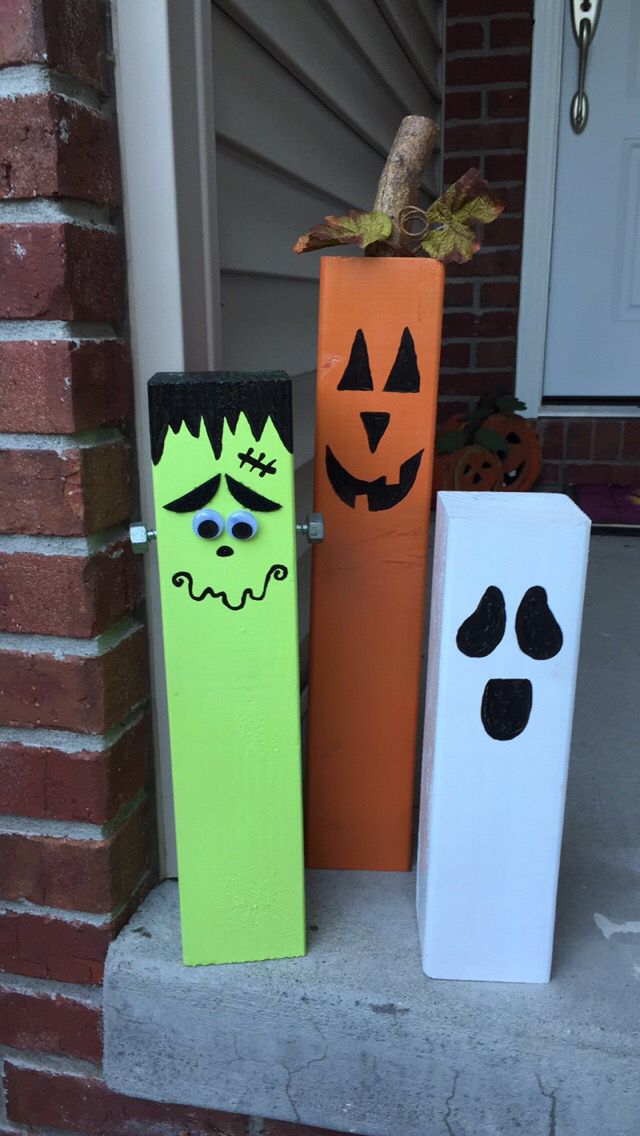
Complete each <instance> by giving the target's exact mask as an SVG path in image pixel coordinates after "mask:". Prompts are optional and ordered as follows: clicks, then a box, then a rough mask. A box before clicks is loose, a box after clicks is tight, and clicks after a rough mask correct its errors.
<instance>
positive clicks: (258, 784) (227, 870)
mask: <svg viewBox="0 0 640 1136" xmlns="http://www.w3.org/2000/svg"><path fill="white" fill-rule="evenodd" d="M167 378H168V379H169V380H170V379H171V376H168V377H167ZM204 381H205V382H207V378H206V377H205V379H204ZM268 381H269V380H268V379H259V378H258V379H256V381H255V386H256V392H255V397H256V400H257V401H258V400H259V391H260V383H264V382H268ZM280 381H285V380H283V379H281V380H280ZM287 382H288V381H287ZM209 385H210V387H211V397H212V398H213V399H215V397H216V392H215V381H211V382H210V384H209ZM288 385H289V387H290V384H288ZM289 397H290V390H289ZM225 405H226V404H225ZM175 426H177V427H178V429H177V433H176V432H173V431H174V428H175ZM256 434H258V437H256ZM250 450H251V451H252V453H253V457H252V458H251V459H248V458H247V454H248V453H249V451H250ZM260 455H262V458H263V459H264V460H263V461H262V466H260V465H257V464H255V463H254V462H255V461H259V460H260ZM263 471H265V472H263ZM272 471H273V472H272ZM217 477H219V481H218V482H217V484H216V478H217ZM207 481H210V482H211V483H212V499H211V500H210V501H208V502H206V503H204V505H202V503H201V504H200V506H199V508H201V509H202V510H203V511H202V513H201V516H202V518H203V519H204V522H205V524H214V523H215V518H216V517H218V518H219V519H220V520H221V521H222V522H224V523H226V526H227V527H226V528H225V529H224V530H223V531H222V532H221V533H220V534H219V535H218V536H217V537H215V536H214V537H209V538H208V537H207V536H206V535H205V536H200V535H198V531H199V530H198V526H199V524H201V523H202V522H201V521H199V520H198V517H199V515H200V514H199V513H198V512H197V510H196V509H191V510H189V511H186V512H185V511H176V506H175V502H176V500H179V499H180V497H181V496H185V495H187V494H192V491H193V490H194V489H195V488H196V487H198V486H201V485H202V484H203V483H206V482H207ZM153 483H154V498H155V505H156V526H157V531H158V538H157V548H158V559H159V567H160V594H161V602H162V617H163V636H164V654H165V666H166V681H167V697H168V705H169V730H170V740H171V761H172V778H173V788H174V797H175V809H176V837H177V848H178V875H179V887H180V904H181V925H182V942H183V956H184V961H185V963H187V964H197V963H213V962H243V961H248V960H258V959H264V958H280V957H284V956H293V955H300V954H303V953H304V895H303V875H302V808H301V786H300V726H299V698H298V648H297V634H298V632H297V614H296V555H295V535H294V534H295V529H294V523H295V522H294V512H293V458H292V455H291V453H289V452H288V450H287V448H286V447H285V445H284V444H283V441H282V439H281V436H280V435H279V433H278V431H277V430H276V427H275V425H274V419H273V418H271V417H270V418H268V419H267V421H266V424H265V425H264V429H262V431H258V430H255V422H254V432H252V429H251V428H250V426H249V421H248V419H247V417H246V414H245V413H244V412H243V411H242V412H241V413H240V416H239V419H238V421H237V424H235V427H234V428H232V423H230V421H229V419H227V420H226V422H225V424H224V427H223V432H222V447H221V452H220V457H219V459H216V458H215V456H214V452H213V449H212V445H211V443H210V441H209V438H208V436H207V432H206V430H205V428H204V426H202V424H201V426H200V430H199V434H198V436H197V437H194V436H193V435H192V434H191V433H190V432H189V430H188V428H187V425H186V424H185V423H184V422H183V423H182V424H178V423H176V424H174V427H172V429H170V430H169V432H168V433H167V436H166V438H165V440H164V449H163V452H162V455H161V457H160V459H159V461H158V463H157V465H156V466H155V467H154V470H153ZM247 492H248V493H249V494H253V495H255V494H259V495H260V496H261V497H263V498H264V499H265V501H264V502H262V503H261V502H260V500H259V499H257V500H256V502H255V504H253V505H252V506H251V507H250V508H246V507H244V508H243V502H242V501H240V500H239V497H241V496H243V497H245V498H246V500H245V506H246V503H247V501H250V497H247V496H246V495H247ZM267 501H268V502H269V503H268V504H267ZM170 503H174V508H173V509H170V510H168V509H167V508H166V505H167V504H170ZM274 506H275V508H274ZM234 513H235V514H238V513H243V514H244V517H245V520H244V523H245V524H246V518H247V515H248V514H250V515H251V517H252V518H253V520H254V521H255V522H256V523H257V531H256V533H255V535H254V536H253V537H251V538H250V539H239V538H236V537H234V535H233V529H232V528H231V529H230V526H232V524H233V522H232V520H231V518H232V516H233V514H234ZM194 517H195V522H194ZM194 526H195V527H194ZM196 530H198V531H196ZM203 531H204V533H205V534H207V533H210V532H211V530H210V529H207V528H206V527H205V529H204V530H203Z"/></svg>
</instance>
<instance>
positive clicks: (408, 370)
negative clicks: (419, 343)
mask: <svg viewBox="0 0 640 1136" xmlns="http://www.w3.org/2000/svg"><path fill="white" fill-rule="evenodd" d="M337 389H338V391H344V392H346V391H353V392H356V391H357V392H358V395H357V397H358V401H359V402H360V403H361V405H363V406H367V407H369V406H371V409H366V410H360V412H359V416H360V419H361V422H362V427H363V431H364V434H365V436H366V442H367V447H368V449H369V452H370V453H372V454H375V453H376V451H377V449H378V447H379V445H380V443H381V441H382V439H383V437H384V435H385V433H386V431H387V429H388V427H389V424H390V422H391V417H392V411H391V410H386V409H385V410H382V409H378V407H382V406H383V405H386V400H385V396H388V395H403V396H405V395H412V394H418V393H419V391H420V372H419V370H418V360H417V357H416V349H415V346H414V342H413V337H412V335H411V332H410V331H409V328H408V327H405V329H404V331H403V332H402V337H401V340H400V345H399V347H398V352H397V354H396V357H395V360H394V362H393V366H392V367H391V370H390V371H389V374H388V376H387V378H386V380H385V383H384V387H383V388H382V392H380V391H376V389H375V387H374V382H373V376H372V373H371V366H370V363H369V354H368V351H367V343H366V340H365V337H364V333H363V331H362V329H361V328H358V330H357V331H356V334H355V337H354V340H353V345H352V347H351V354H350V356H349V361H348V363H347V366H346V367H345V370H344V373H343V375H342V378H341V379H340V382H339V383H338V387H337ZM365 392H366V394H367V395H371V399H370V401H369V400H366V399H365ZM361 400H363V401H361ZM400 405H402V404H400ZM393 413H394V415H396V414H398V408H397V406H394V410H393ZM423 453H424V447H422V448H421V449H419V450H418V451H417V452H416V453H414V454H411V455H410V456H409V457H407V458H405V459H404V461H403V462H402V463H401V465H400V468H399V471H398V478H397V480H396V481H391V480H389V477H388V475H387V474H386V473H385V474H381V475H377V476H374V477H370V478H366V477H360V476H357V475H356V474H354V473H352V472H351V471H350V470H349V469H348V468H347V467H346V466H345V465H343V464H342V462H340V461H339V459H338V458H337V457H336V456H335V454H334V452H333V450H332V448H331V446H329V445H327V446H326V448H325V463H326V470H327V476H328V478H329V481H330V483H331V486H332V488H333V490H334V492H335V493H336V494H337V495H338V497H339V498H340V500H341V501H344V503H345V505H348V506H349V508H351V509H354V508H355V504H356V499H357V498H358V497H365V498H366V501H367V508H368V509H369V511H370V512H372V513H379V512H381V511H382V510H384V509H392V508H393V507H394V506H395V505H397V504H399V502H400V501H402V500H404V498H405V497H406V496H407V494H408V493H409V492H410V491H411V489H412V488H413V485H414V483H415V480H416V477H417V475H418V470H419V469H420V462H421V461H422V455H423Z"/></svg>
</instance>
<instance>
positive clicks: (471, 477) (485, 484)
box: [443, 445, 502, 493]
mask: <svg viewBox="0 0 640 1136" xmlns="http://www.w3.org/2000/svg"><path fill="white" fill-rule="evenodd" d="M447 456H448V459H449V460H448V462H447V465H446V467H445V470H444V475H443V480H444V485H443V489H468V490H473V491H474V492H476V493H477V492H481V491H483V490H484V491H489V490H499V489H501V488H502V462H501V461H500V458H499V457H498V455H497V454H492V453H491V452H490V450H485V448H484V446H476V445H471V446H464V447H463V449H461V450H456V451H455V453H453V454H448V455H447Z"/></svg>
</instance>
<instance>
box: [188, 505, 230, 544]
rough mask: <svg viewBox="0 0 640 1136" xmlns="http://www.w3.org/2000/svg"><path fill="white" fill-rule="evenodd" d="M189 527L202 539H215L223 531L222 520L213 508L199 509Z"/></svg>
mask: <svg viewBox="0 0 640 1136" xmlns="http://www.w3.org/2000/svg"><path fill="white" fill-rule="evenodd" d="M191 528H192V529H193V531H194V533H195V534H196V536H199V537H201V538H202V540H215V539H216V537H219V536H220V533H221V532H223V531H224V520H223V519H222V517H221V516H220V513H216V512H215V510H214V509H200V511H199V512H198V513H196V515H195V517H194V518H193V520H192V522H191Z"/></svg>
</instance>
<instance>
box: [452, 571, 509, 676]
mask: <svg viewBox="0 0 640 1136" xmlns="http://www.w3.org/2000/svg"><path fill="white" fill-rule="evenodd" d="M505 626H506V612H505V606H504V596H503V594H502V592H501V591H500V588H494V587H490V588H487V590H486V592H485V593H484V595H483V597H482V599H481V600H480V603H479V604H478V606H477V608H476V610H475V611H474V612H473V613H472V615H470V616H469V618H468V619H465V621H464V623H461V624H460V627H459V628H458V634H457V636H456V644H457V646H458V650H459V651H462V654H463V655H466V656H467V658H469V659H484V658H486V656H487V655H490V654H491V652H492V651H495V649H496V647H497V646H498V643H500V641H501V640H502V637H503V635H504V629H505Z"/></svg>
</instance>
